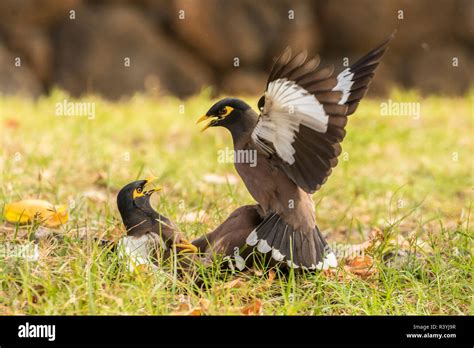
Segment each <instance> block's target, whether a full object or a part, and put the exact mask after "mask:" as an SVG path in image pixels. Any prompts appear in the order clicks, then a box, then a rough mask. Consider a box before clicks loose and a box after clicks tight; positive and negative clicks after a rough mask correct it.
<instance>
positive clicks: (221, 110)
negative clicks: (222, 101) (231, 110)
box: [217, 108, 227, 116]
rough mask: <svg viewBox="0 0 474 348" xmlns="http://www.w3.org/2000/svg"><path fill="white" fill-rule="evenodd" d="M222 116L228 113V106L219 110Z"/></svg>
mask: <svg viewBox="0 0 474 348" xmlns="http://www.w3.org/2000/svg"><path fill="white" fill-rule="evenodd" d="M217 113H218V114H219V115H220V116H223V115H225V114H226V113H227V108H222V109H220V110H219V111H218V112H217Z"/></svg>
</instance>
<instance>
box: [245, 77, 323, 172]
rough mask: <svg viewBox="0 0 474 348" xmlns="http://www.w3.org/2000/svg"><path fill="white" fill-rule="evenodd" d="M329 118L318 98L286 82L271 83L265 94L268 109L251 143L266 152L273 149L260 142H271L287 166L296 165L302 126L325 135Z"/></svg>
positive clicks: (264, 111) (263, 114)
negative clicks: (296, 153) (295, 147)
mask: <svg viewBox="0 0 474 348" xmlns="http://www.w3.org/2000/svg"><path fill="white" fill-rule="evenodd" d="M328 119H329V116H328V115H326V113H325V111H324V108H323V106H322V104H321V103H320V102H319V101H318V100H317V99H316V97H315V96H314V95H313V94H311V93H309V92H308V91H306V90H305V89H304V88H303V87H301V86H299V85H298V84H296V83H295V82H293V81H289V80H287V79H286V78H284V79H278V80H275V81H272V82H270V83H269V85H268V88H267V91H266V92H265V107H264V109H263V112H262V117H261V118H260V120H259V122H258V124H257V126H256V127H255V129H254V131H253V133H252V139H253V140H254V142H255V143H256V144H258V145H259V146H260V147H261V148H263V150H264V151H267V152H271V149H270V148H269V147H268V146H267V145H266V144H264V143H263V142H262V141H261V139H263V140H265V141H268V142H271V143H272V144H273V146H274V148H275V150H276V152H277V154H278V156H279V157H280V158H281V159H283V160H284V161H285V162H287V163H288V164H290V165H291V164H293V163H294V162H295V158H294V154H295V149H294V148H293V146H292V144H293V142H294V141H295V136H296V133H297V132H298V130H299V127H300V125H301V124H303V125H305V126H306V127H309V128H311V129H313V130H315V131H317V132H320V133H325V132H326V130H327V126H328Z"/></svg>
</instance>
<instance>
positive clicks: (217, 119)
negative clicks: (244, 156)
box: [197, 98, 258, 140]
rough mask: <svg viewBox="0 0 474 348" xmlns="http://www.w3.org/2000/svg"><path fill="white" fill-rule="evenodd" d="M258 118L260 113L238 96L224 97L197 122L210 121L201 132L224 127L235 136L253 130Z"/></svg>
mask: <svg viewBox="0 0 474 348" xmlns="http://www.w3.org/2000/svg"><path fill="white" fill-rule="evenodd" d="M257 119H258V115H257V114H256V113H255V112H254V111H253V110H252V108H251V107H250V105H248V104H247V103H245V102H244V101H242V100H240V99H237V98H224V99H222V100H220V101H218V102H217V103H215V104H214V105H213V106H212V107H211V108H210V109H209V110H208V111H207V113H206V114H205V115H203V116H202V117H201V118H199V119H198V121H197V123H200V122H203V121H209V122H208V123H207V124H206V125H205V126H204V128H203V129H202V130H201V132H203V131H205V130H206V129H207V128H209V127H224V128H227V129H228V130H229V131H230V132H231V134H232V136H233V137H234V136H240V135H242V134H245V133H246V132H248V131H250V130H252V129H253V127H254V126H255V124H256V123H257ZM234 140H235V138H234Z"/></svg>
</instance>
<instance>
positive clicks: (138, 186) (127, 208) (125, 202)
mask: <svg viewBox="0 0 474 348" xmlns="http://www.w3.org/2000/svg"><path fill="white" fill-rule="evenodd" d="M153 181H154V180H153V179H147V180H137V181H134V182H131V183H129V184H127V185H125V186H124V187H123V188H122V189H121V190H120V192H119V194H118V196H117V207H118V210H119V212H120V215H121V217H122V221H123V223H124V225H125V228H126V229H127V233H128V234H130V235H135V236H139V235H143V234H145V233H146V232H147V231H150V232H151V230H153V225H154V224H155V223H156V219H157V218H159V214H158V213H157V212H156V211H155V210H154V209H153V208H152V206H151V204H150V197H151V195H152V194H153V193H155V192H158V191H159V190H160V188H159V187H156V186H155V185H154V184H153Z"/></svg>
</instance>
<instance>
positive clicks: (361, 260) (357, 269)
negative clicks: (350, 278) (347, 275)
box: [344, 255, 375, 278]
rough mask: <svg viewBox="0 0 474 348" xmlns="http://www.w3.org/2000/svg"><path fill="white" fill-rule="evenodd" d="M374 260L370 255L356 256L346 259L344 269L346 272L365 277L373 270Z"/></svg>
mask: <svg viewBox="0 0 474 348" xmlns="http://www.w3.org/2000/svg"><path fill="white" fill-rule="evenodd" d="M373 265H374V260H373V259H372V257H371V256H370V255H363V256H356V257H354V258H353V259H351V260H348V261H347V263H346V265H345V266H344V269H345V270H346V271H348V272H351V273H353V274H356V275H358V276H360V277H362V278H366V277H368V276H370V275H372V274H373V273H374V272H375V267H373Z"/></svg>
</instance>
